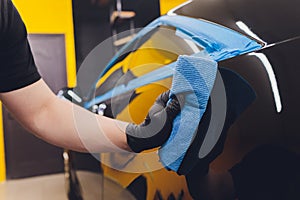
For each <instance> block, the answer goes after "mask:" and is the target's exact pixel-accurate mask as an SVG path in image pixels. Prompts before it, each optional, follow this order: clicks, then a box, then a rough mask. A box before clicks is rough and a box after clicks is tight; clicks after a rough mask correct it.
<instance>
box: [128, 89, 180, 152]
mask: <svg viewBox="0 0 300 200" xmlns="http://www.w3.org/2000/svg"><path fill="white" fill-rule="evenodd" d="M169 94H170V91H167V92H164V93H162V94H161V95H160V96H158V98H157V99H156V101H155V103H154V104H153V106H152V107H151V108H150V110H149V112H148V115H147V117H146V118H145V120H144V122H143V123H141V124H140V125H136V124H132V123H130V124H129V125H128V126H127V127H126V137H127V143H128V145H129V147H130V148H131V150H132V151H134V152H136V153H139V152H141V151H143V150H147V149H152V148H155V147H159V146H161V145H162V144H164V143H165V142H166V141H167V139H168V138H169V136H170V134H171V131H172V126H173V120H174V119H175V117H176V116H177V115H178V114H179V112H180V105H183V100H184V96H183V95H177V97H175V96H174V97H172V98H169Z"/></svg>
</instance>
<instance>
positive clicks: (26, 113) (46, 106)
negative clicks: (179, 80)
mask: <svg viewBox="0 0 300 200" xmlns="http://www.w3.org/2000/svg"><path fill="white" fill-rule="evenodd" d="M164 97H165V98H164V102H162V103H164V105H160V104H159V107H157V105H156V104H155V105H154V106H153V107H152V109H150V112H149V113H154V114H155V113H159V114H158V115H156V116H153V114H150V116H151V118H152V121H151V123H149V121H147V122H146V123H145V122H144V123H142V124H141V125H136V124H129V123H126V122H122V121H118V120H114V119H111V118H107V117H104V116H100V115H96V114H93V113H91V112H89V111H87V110H85V109H83V108H81V107H79V106H77V105H75V104H73V103H71V102H69V101H66V100H62V99H59V98H58V97H56V96H55V95H54V94H53V93H52V91H51V90H50V89H49V87H48V86H47V85H46V83H45V82H44V81H43V80H42V79H41V80H39V81H37V82H36V83H33V84H31V85H29V86H27V87H24V88H21V89H18V90H14V91H11V92H5V93H0V99H1V100H2V101H3V103H4V105H5V106H6V107H7V109H8V110H9V111H10V112H11V113H12V114H13V115H14V117H15V118H16V119H17V120H18V121H19V122H20V123H21V124H22V125H23V126H24V127H25V128H26V129H28V130H29V131H30V132H32V133H34V134H35V135H36V136H37V137H39V138H41V139H43V140H45V141H47V142H49V143H51V144H54V145H56V146H60V147H64V148H67V149H72V150H75V151H81V152H118V151H123V150H129V151H131V148H133V149H137V148H138V149H139V151H141V150H144V149H149V148H153V147H157V146H160V145H161V144H163V143H164V141H165V140H166V139H167V138H168V135H169V134H170V131H171V120H173V118H174V117H175V116H176V115H177V113H178V112H179V106H177V107H176V105H177V104H178V102H177V101H175V100H173V101H172V102H175V103H174V104H175V107H174V104H172V102H171V103H170V104H169V105H168V106H167V105H166V102H167V101H168V99H169V98H168V97H166V95H164ZM158 99H160V98H158ZM176 102H177V103H176ZM164 109H166V110H169V112H172V113H167V115H166V113H161V111H163V110H164ZM151 110H152V111H151ZM170 115H172V116H173V117H172V118H168V119H166V120H161V119H162V116H163V117H170ZM148 116H149V115H148ZM158 122H159V125H158V124H157V123H158ZM166 124H167V125H168V126H165V125H166ZM128 125H129V126H128ZM145 125H149V126H148V127H150V128H146V127H147V126H145ZM153 126H155V127H159V126H162V127H161V128H160V129H159V130H157V129H156V130H155V132H154V131H152V130H151V127H153ZM126 127H136V128H137V130H131V131H130V133H128V134H126V132H128V131H126ZM139 127H141V128H139ZM152 133H153V134H152ZM147 134H148V135H147ZM149 134H150V135H149ZM153 135H154V138H153V137H151V136H153ZM129 139H130V140H131V145H130V146H131V148H130V147H129V145H128V144H127V142H128V140H129ZM144 144H148V145H147V146H145V147H144V146H143V145H144ZM136 146H138V147H136Z"/></svg>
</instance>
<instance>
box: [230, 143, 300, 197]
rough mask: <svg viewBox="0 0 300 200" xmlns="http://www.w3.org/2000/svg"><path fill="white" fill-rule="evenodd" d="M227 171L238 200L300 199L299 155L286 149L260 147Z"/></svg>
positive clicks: (271, 146)
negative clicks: (230, 176)
mask: <svg viewBox="0 0 300 200" xmlns="http://www.w3.org/2000/svg"><path fill="white" fill-rule="evenodd" d="M229 172H230V173H231V175H232V179H233V182H234V187H235V191H236V195H237V197H238V199H239V200H253V199H255V200H285V199H286V200H296V199H300V191H299V189H300V156H299V155H297V154H296V153H294V152H291V151H289V150H287V149H285V148H282V147H278V146H274V145H263V146H260V147H258V148H256V149H255V150H253V151H251V152H250V153H248V154H247V155H246V156H245V157H244V158H243V160H242V161H241V162H240V163H238V164H236V165H235V166H233V167H232V168H231V169H230V170H229Z"/></svg>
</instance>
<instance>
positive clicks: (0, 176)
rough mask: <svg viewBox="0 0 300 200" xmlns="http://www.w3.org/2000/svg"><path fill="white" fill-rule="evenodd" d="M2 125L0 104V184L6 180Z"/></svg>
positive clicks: (0, 105) (0, 106)
mask: <svg viewBox="0 0 300 200" xmlns="http://www.w3.org/2000/svg"><path fill="white" fill-rule="evenodd" d="M2 124H3V123H2V104H1V102H0V182H2V181H5V179H6V170H5V169H6V168H5V151H4V134H3V125H2Z"/></svg>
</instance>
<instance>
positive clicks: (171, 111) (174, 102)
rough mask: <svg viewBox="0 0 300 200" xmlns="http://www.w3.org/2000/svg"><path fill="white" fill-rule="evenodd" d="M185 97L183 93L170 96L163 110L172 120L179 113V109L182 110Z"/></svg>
mask: <svg viewBox="0 0 300 200" xmlns="http://www.w3.org/2000/svg"><path fill="white" fill-rule="evenodd" d="M185 95H186V94H185V93H179V94H176V95H172V97H171V100H170V101H169V103H168V105H167V106H166V108H165V110H166V112H167V114H168V115H169V116H170V117H172V119H173V118H175V117H176V116H177V115H178V114H179V113H180V111H181V108H183V105H184V101H185Z"/></svg>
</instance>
